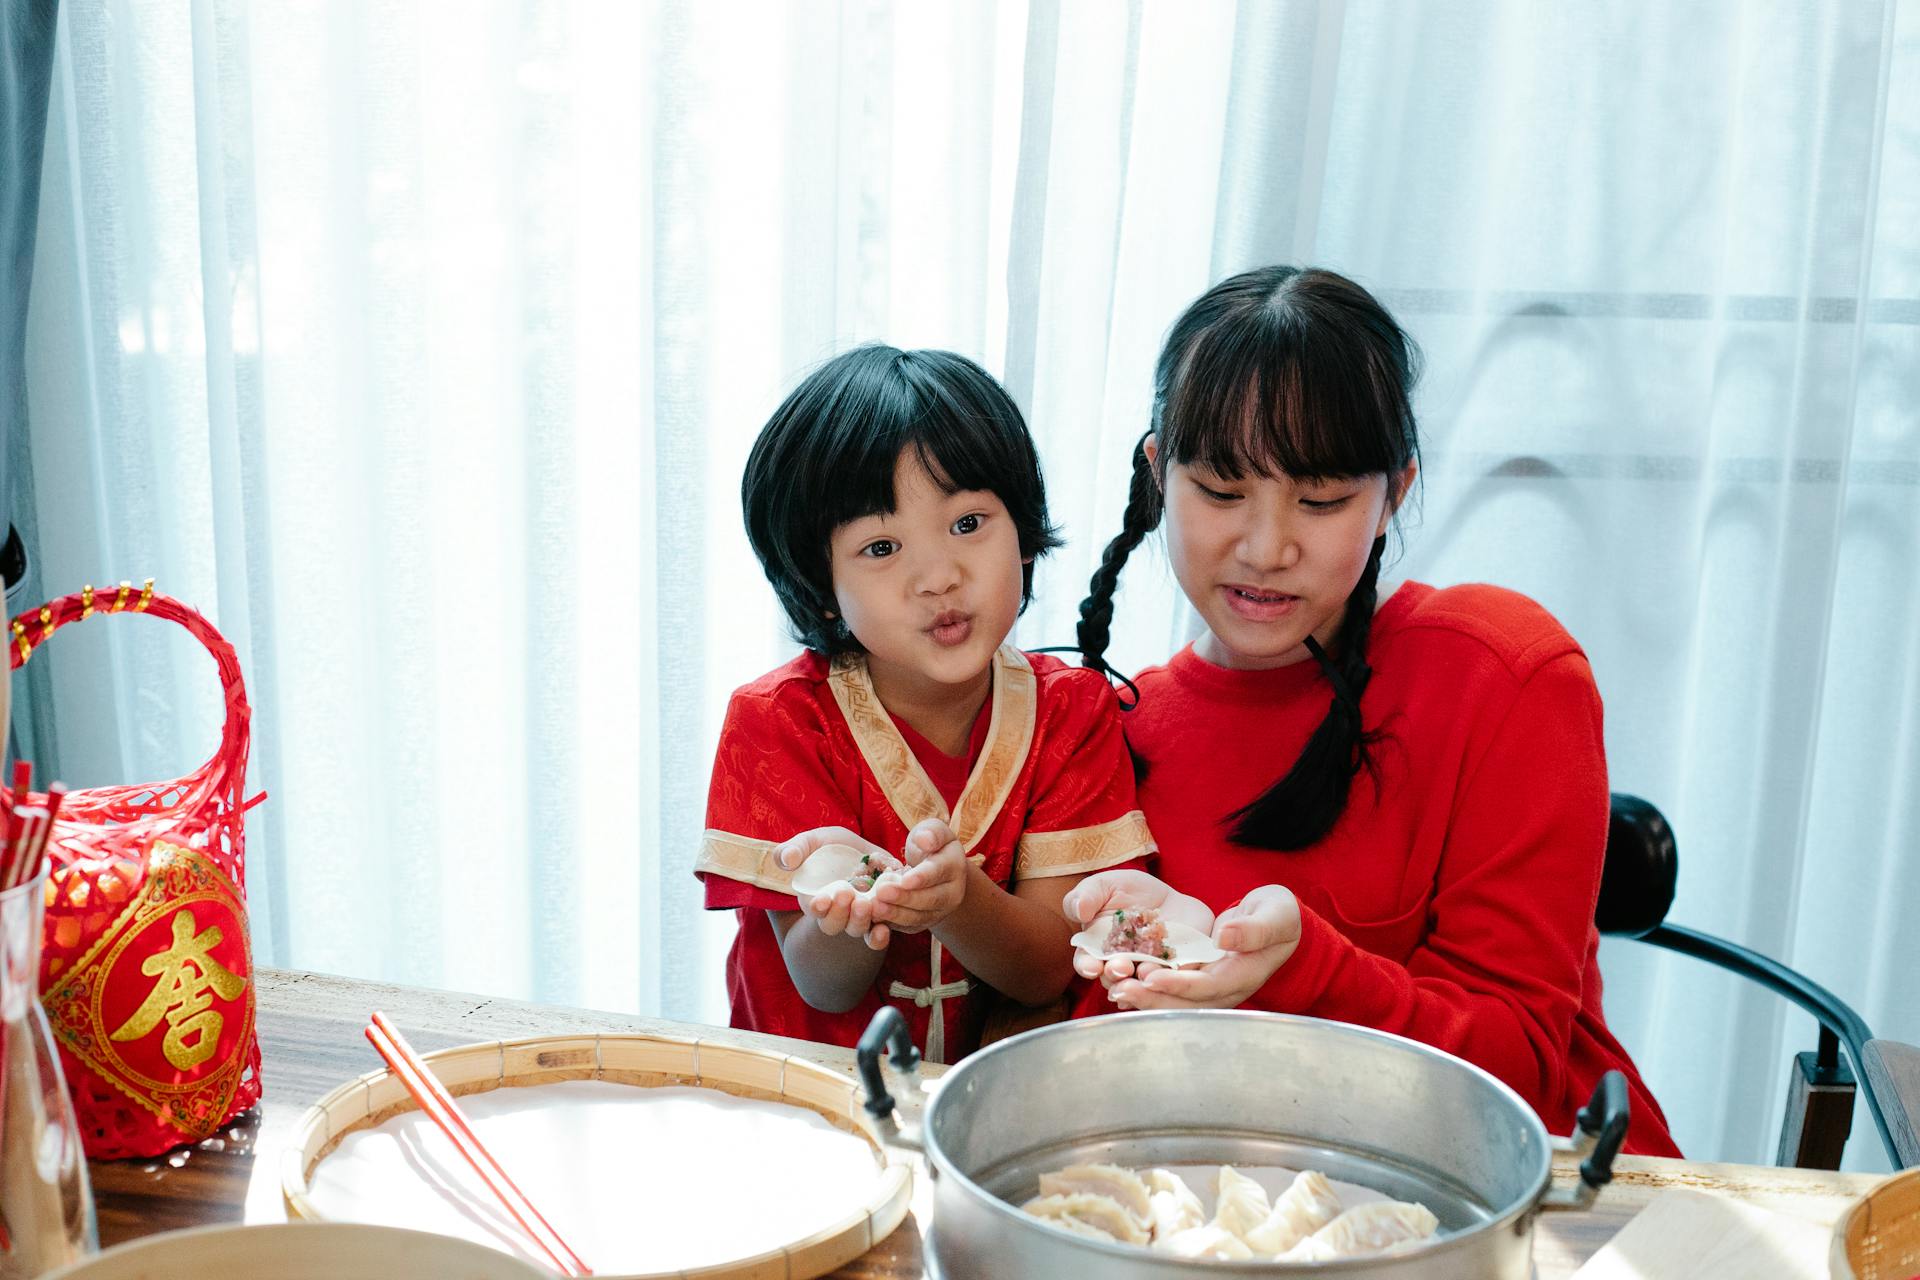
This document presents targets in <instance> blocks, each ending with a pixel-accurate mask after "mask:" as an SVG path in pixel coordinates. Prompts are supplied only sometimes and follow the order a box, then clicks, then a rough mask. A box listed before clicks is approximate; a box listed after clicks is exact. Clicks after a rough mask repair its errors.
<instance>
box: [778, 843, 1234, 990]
mask: <svg viewBox="0 0 1920 1280" xmlns="http://www.w3.org/2000/svg"><path fill="white" fill-rule="evenodd" d="M819 856H820V855H819V854H815V855H814V857H815V858H817V857H819ZM807 861H808V862H812V861H813V859H812V858H809V859H807ZM794 874H795V875H796V876H798V874H799V873H798V872H795V873H794ZM1113 917H1114V913H1113V912H1111V911H1102V912H1101V913H1100V915H1099V917H1098V918H1097V919H1095V920H1094V922H1093V923H1092V924H1089V925H1088V926H1087V927H1086V928H1084V929H1082V930H1081V931H1080V932H1078V933H1076V934H1074V935H1073V945H1074V946H1076V947H1078V948H1079V949H1080V950H1082V951H1084V952H1086V953H1087V954H1088V955H1090V956H1098V957H1099V958H1100V959H1102V960H1132V961H1134V962H1135V963H1139V962H1140V961H1143V960H1151V961H1152V962H1153V963H1154V964H1164V965H1168V966H1171V967H1172V968H1175V969H1179V968H1183V967H1185V966H1187V965H1190V964H1212V963H1213V962H1214V961H1215V960H1222V959H1225V958H1226V954H1227V953H1226V952H1224V951H1222V950H1221V949H1220V948H1219V947H1218V946H1217V945H1215V943H1214V941H1213V939H1212V938H1209V937H1208V936H1207V935H1206V934H1204V933H1202V932H1200V931H1199V930H1198V929H1196V928H1194V927H1193V926H1192V925H1185V924H1181V923H1180V922H1179V921H1178V920H1168V919H1166V918H1165V917H1164V916H1163V917H1162V918H1161V923H1162V924H1164V925H1166V926H1167V947H1168V949H1170V950H1171V951H1172V952H1173V959H1171V960H1164V959H1162V958H1161V957H1159V956H1150V955H1147V954H1146V953H1144V952H1140V951H1115V952H1113V953H1112V954H1111V955H1109V954H1107V951H1106V946H1107V935H1108V934H1110V933H1112V932H1113V926H1114V919H1113Z"/></svg>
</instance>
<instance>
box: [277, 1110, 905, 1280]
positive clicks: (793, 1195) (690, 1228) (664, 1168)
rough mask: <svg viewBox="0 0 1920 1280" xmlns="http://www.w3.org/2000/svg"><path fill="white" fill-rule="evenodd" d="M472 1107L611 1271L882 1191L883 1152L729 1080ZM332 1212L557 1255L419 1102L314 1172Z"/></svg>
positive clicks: (496, 1145) (798, 1236)
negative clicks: (540, 1245)
mask: <svg viewBox="0 0 1920 1280" xmlns="http://www.w3.org/2000/svg"><path fill="white" fill-rule="evenodd" d="M460 1107H461V1109H462V1110H463V1111H465V1112H466V1114H467V1117H468V1119H469V1120H470V1121H472V1123H473V1127H474V1130H475V1132H477V1133H478V1134H479V1135H480V1140H481V1141H482V1142H484V1143H485V1144H486V1145H487V1148H488V1149H489V1150H491V1151H492V1152H493V1154H494V1156H495V1158H497V1159H498V1160H499V1161H500V1163H501V1164H502V1165H503V1166H505V1168H506V1170H507V1172H508V1173H509V1174H511V1175H512V1176H513V1180H514V1182H515V1183H516V1184H518V1185H519V1187H520V1189H521V1190H522V1191H524V1192H525V1193H526V1194H527V1197H528V1199H530V1200H532V1201H533V1203H534V1204H535V1205H536V1206H538V1207H539V1209H540V1212H541V1213H543V1214H545V1215H546V1218H547V1221H548V1222H550V1223H552V1224H553V1227H554V1229H555V1230H556V1231H558V1232H559V1233H560V1234H561V1236H562V1237H563V1238H565V1240H566V1242H567V1243H568V1244H569V1245H571V1246H573V1249H574V1251H575V1252H576V1253H578V1254H579V1255H580V1256H581V1258H583V1259H584V1260H585V1261H586V1263H587V1265H588V1266H590V1267H592V1268H593V1269H594V1270H595V1271H596V1272H598V1273H600V1274H602V1275H612V1274H619V1273H622V1272H636V1271H637V1272H648V1271H667V1270H672V1269H674V1268H691V1267H697V1266H703V1265H708V1264H712V1263H716V1262H726V1261H730V1260H733V1259H737V1258H746V1257H751V1256H752V1255H754V1254H756V1253H761V1252H764V1251H766V1250H769V1249H774V1248H778V1247H779V1246H781V1245H785V1244H793V1243H795V1242H797V1241H799V1240H802V1239H804V1238H805V1237H807V1236H809V1235H812V1234H813V1233H814V1232H816V1231H819V1230H821V1229H822V1228H825V1227H829V1226H832V1225H833V1224H834V1223H835V1222H837V1221H839V1220H840V1219H842V1218H844V1217H845V1216H846V1215H847V1214H849V1213H851V1212H853V1211H855V1210H857V1209H859V1208H860V1207H861V1206H862V1205H863V1204H865V1203H866V1202H867V1201H868V1200H869V1199H870V1197H871V1195H872V1193H873V1190H874V1183H875V1181H876V1179H878V1178H879V1176H880V1172H881V1171H880V1166H879V1163H878V1160H877V1159H876V1157H875V1154H874V1150H873V1148H872V1147H871V1146H870V1145H868V1144H867V1143H866V1142H865V1141H863V1140H862V1139H860V1138H857V1137H855V1136H853V1135H852V1134H849V1133H847V1132H846V1131H844V1130H841V1129H836V1128H834V1127H833V1126H832V1125H830V1124H828V1123H827V1121H826V1120H825V1119H824V1118H823V1117H821V1116H819V1115H817V1114H815V1113H813V1112H811V1111H807V1110H805V1109H803V1108H800V1107H794V1106H783V1105H781V1104H779V1103H773V1102H759V1101H754V1100H750V1099H746V1098H736V1097H733V1096H732V1095H731V1094H725V1093H721V1092H719V1091H718V1090H715V1089H694V1088H660V1089H642V1088H635V1087H632V1086H628V1085H617V1084H608V1083H606V1082H603V1081H594V1080H567V1081H561V1082H558V1083H555V1084H546V1085H535V1086H530V1087H527V1088H520V1089H494V1090H490V1091H488V1092H486V1093H475V1094H468V1095H467V1096H465V1097H463V1098H461V1099H460ZM310 1181H311V1199H312V1201H313V1203H314V1206H315V1207H316V1208H317V1209H318V1210H319V1212H320V1213H321V1214H322V1215H323V1216H325V1217H326V1218H329V1219H333V1220H338V1221H349V1222H373V1223H384V1224H388V1225H392V1226H400V1227H413V1228H415V1229H418V1230H424V1231H438V1232H442V1233H444V1234H446V1235H452V1236H460V1237H463V1238H465V1239H468V1240H475V1241H479V1242H481V1243H483V1244H490V1245H493V1246H495V1247H497V1248H501V1249H505V1250H507V1251H509V1252H511V1253H514V1254H517V1255H519V1256H521V1257H524V1258H527V1259H529V1260H530V1261H537V1262H542V1263H543V1265H544V1259H541V1258H537V1257H536V1256H535V1255H534V1253H533V1251H532V1247H531V1246H530V1245H527V1244H523V1243H522V1241H521V1239H520V1235H519V1232H518V1231H517V1229H515V1228H514V1226H513V1220H512V1219H511V1218H509V1217H508V1216H507V1214H506V1210H504V1209H502V1208H501V1207H500V1206H499V1204H498V1203H497V1202H495V1201H494V1199H493V1197H492V1196H491V1195H489V1194H488V1193H487V1190H486V1187H485V1185H484V1184H483V1183H481V1182H480V1180H479V1179H478V1178H477V1177H476V1176H475V1175H474V1173H473V1171H472V1170H471V1169H470V1168H468V1167H467V1163H466V1161H465V1160H462V1159H461V1158H460V1155H459V1153H458V1152H456V1151H455V1150H454V1148H453V1146H452V1144H451V1143H449V1142H448V1141H447V1140H446V1138H445V1136H444V1135H442V1134H441V1132H440V1130H439V1129H437V1128H436V1127H434V1124H433V1122H432V1121H431V1120H429V1119H427V1118H426V1116H424V1115H422V1114H421V1113H420V1112H418V1111H408V1112H406V1113H404V1114H402V1115H399V1116H395V1117H394V1118H393V1119H391V1120H388V1121H387V1122H386V1123H385V1124H382V1125H379V1126H376V1127H374V1128H370V1129H362V1130H360V1131H358V1132H355V1133H351V1134H349V1135H347V1137H346V1138H345V1139H343V1140H342V1141H341V1143H340V1145H339V1147H337V1148H336V1149H335V1150H334V1151H333V1152H332V1154H330V1155H328V1156H327V1158H326V1159H324V1160H322V1161H321V1162H320V1163H319V1165H318V1167H316V1168H315V1169H314V1170H313V1174H312V1177H311V1179H310Z"/></svg>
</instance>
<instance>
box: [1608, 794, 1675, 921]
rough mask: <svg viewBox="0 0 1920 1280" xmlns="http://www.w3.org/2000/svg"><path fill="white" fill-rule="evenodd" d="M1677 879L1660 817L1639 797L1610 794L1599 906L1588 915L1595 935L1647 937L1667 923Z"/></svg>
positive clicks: (1668, 836)
mask: <svg viewBox="0 0 1920 1280" xmlns="http://www.w3.org/2000/svg"><path fill="white" fill-rule="evenodd" d="M1679 879H1680V854H1679V852H1678V850H1677V849H1676V848H1675V847H1674V841H1673V828H1672V827H1670V826H1668V825H1667V820H1666V818H1665V817H1664V816H1662V815H1661V813H1660V811H1659V810H1658V809H1656V808H1654V807H1653V806H1652V805H1650V804H1648V803H1647V802H1646V801H1645V800H1642V799H1641V798H1640V797H1639V796H1630V795H1623V794H1622V793H1620V792H1618V791H1616V792H1614V793H1613V812H1612V815H1611V816H1610V817H1609V818H1608V820H1607V860H1606V865H1605V866H1604V867H1603V868H1602V869H1601V872H1600V903H1599V905H1598V906H1597V907H1595V908H1594V912H1593V922H1594V923H1595V924H1596V925H1598V926H1599V927H1600V932H1602V933H1611V934H1616V935H1619V936H1621V937H1626V938H1640V937H1645V936H1646V935H1647V934H1649V933H1651V932H1653V931H1654V930H1655V929H1656V928H1658V927H1659V926H1660V924H1661V923H1662V922H1663V921H1665V920H1666V918H1667V908H1669V907H1671V906H1672V905H1673V889H1674V885H1675V884H1676V883H1677V882H1678V880H1679Z"/></svg>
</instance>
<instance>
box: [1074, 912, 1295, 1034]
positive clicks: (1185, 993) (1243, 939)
mask: <svg viewBox="0 0 1920 1280" xmlns="http://www.w3.org/2000/svg"><path fill="white" fill-rule="evenodd" d="M1213 940H1214V941H1215V942H1216V943H1218V944H1219V945H1220V948H1221V950H1223V951H1227V952H1230V953H1231V954H1229V955H1228V956H1226V957H1225V958H1224V959H1220V960H1215V961H1214V962H1213V963H1212V964H1208V965H1202V966H1200V967H1199V968H1197V969H1167V968H1162V967H1160V966H1158V965H1156V966H1153V967H1152V968H1151V969H1150V970H1149V971H1148V972H1146V973H1143V974H1142V975H1141V976H1139V977H1137V978H1129V979H1127V980H1125V981H1122V982H1117V983H1108V984H1107V998H1108V999H1109V1000H1111V1001H1113V1002H1114V1003H1115V1004H1117V1005H1119V1006H1120V1007H1121V1008H1123V1009H1235V1008H1238V1007H1239V1006H1240V1005H1242V1004H1245V1003H1246V1002H1247V1000H1248V999H1250V998H1251V997H1252V996H1253V993H1254V992H1256V991H1258V990H1259V989H1260V988H1261V987H1263V986H1265V985H1266V984H1267V981H1268V979H1270V978H1272V977H1273V975H1274V974H1276V973H1278V972H1279V971H1280V966H1282V965H1284V964H1285V963H1286V962H1287V961H1288V960H1290V959H1291V958H1292V957H1293V952H1294V948H1296V947H1298V946H1299V945H1300V902H1299V900H1298V899H1297V898H1295V897H1294V896H1293V891H1292V890H1291V889H1286V888H1282V887H1281V886H1280V885H1277V884H1269V885H1262V886H1261V887H1260V888H1258V889H1255V890H1254V891H1253V892H1252V893H1249V894H1248V895H1247V896H1246V897H1245V898H1243V899H1241V902H1240V905H1239V906H1237V907H1232V908H1230V909H1228V910H1226V911H1223V912H1221V913H1220V919H1219V920H1218V922H1216V923H1215V925H1214V928H1213Z"/></svg>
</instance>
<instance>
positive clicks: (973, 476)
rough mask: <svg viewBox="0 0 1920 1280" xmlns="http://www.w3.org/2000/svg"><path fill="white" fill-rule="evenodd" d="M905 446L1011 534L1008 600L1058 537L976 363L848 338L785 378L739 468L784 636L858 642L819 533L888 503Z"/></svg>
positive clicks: (1033, 459)
mask: <svg viewBox="0 0 1920 1280" xmlns="http://www.w3.org/2000/svg"><path fill="white" fill-rule="evenodd" d="M906 449H912V450H914V451H915V452H916V453H917V454H918V455H919V458H920V461H921V462H922V463H923V464H924V465H925V466H926V468H927V471H928V473H929V474H930V475H932V476H933V478H934V481H935V482H936V483H937V484H939V486H940V487H941V488H942V489H943V490H945V491H946V492H947V493H959V492H961V491H963V490H984V491H989V492H991V493H993V494H994V495H995V496H996V497H998V498H999V499H1000V501H1001V502H1003V503H1005V504H1006V508H1007V513H1008V514H1009V515H1010V516H1011V517H1012V518H1013V524H1014V528H1015V529H1016V530H1018V531H1019V535H1020V558H1021V559H1023V560H1025V561H1026V562H1027V563H1026V565H1025V566H1024V572H1023V573H1022V574H1021V595H1020V607H1021V610H1022V611H1023V612H1024V611H1025V609H1026V606H1027V604H1028V603H1029V602H1030V601H1031V600H1032V599H1033V561H1034V560H1035V558H1037V557H1039V556H1042V555H1045V554H1046V553H1047V552H1048V551H1049V550H1051V549H1052V548H1054V547H1057V546H1059V545H1060V538H1059V534H1058V531H1057V530H1056V529H1055V528H1054V526H1053V525H1052V524H1051V523H1050V522H1049V521H1048V519H1047V493H1046V486H1045V484H1044V483H1043V482H1042V481H1041V478H1040V458H1039V455H1038V454H1037V453H1036V452H1035V451H1034V447H1033V438H1032V437H1031V436H1030V435H1028V434H1027V424H1026V420H1025V419H1024V418H1022V417H1021V416H1020V408H1019V406H1018V405H1016V404H1014V402H1013V399H1012V397H1010V396H1009V395H1007V393H1006V390H1005V389H1004V388H1003V387H1001V385H1000V384H999V383H998V382H996V381H994V379H993V377H992V375H990V374H989V373H988V372H987V371H986V370H985V369H982V368H981V367H980V366H979V365H977V364H975V363H974V362H973V361H971V360H969V359H967V358H966V357H965V356H960V355H955V354H954V353H953V352H951V351H925V350H922V351H902V350H900V349H899V348H897V347H887V346H880V345H877V344H876V345H871V346H864V347H856V348H855V349H854V350H852V351H849V352H846V353H845V354H844V355H839V356H835V357H834V358H833V359H831V360H829V361H827V362H826V363H825V364H823V365H821V366H820V367H819V368H818V369H816V370H814V371H813V372H812V373H811V374H809V375H808V376H807V378H806V380H805V381H803V382H802V383H801V384H800V385H799V386H798V387H796V388H794V391H793V394H792V395H789V396H788V397H787V398H786V400H785V401H784V402H782V403H781V405H780V407H779V408H778V409H776V410H774V414H773V417H771V418H769V419H768V420H767V425H766V426H765V427H764V428H762V429H761V431H760V438H759V439H758V440H756V441H754V444H753V452H752V453H751V454H750V455H748V458H747V470H746V474H745V475H744V476H743V477H742V478H741V480H740V505H741V508H742V510H743V511H744V512H745V513H746V521H747V540H748V541H749V542H751V543H752V544H753V550H754V554H755V555H757V556H759V557H760V564H761V566H762V567H763V568H765V569H766V571H767V579H768V581H770V582H771V583H773V590H774V593H775V594H776V595H778V596H779V597H780V604H781V606H782V607H783V608H785V609H786V611H787V620H788V621H789V622H790V623H791V624H792V627H793V634H794V638H795V639H797V640H799V641H800V643H801V644H803V645H805V646H806V647H807V648H809V649H811V650H813V651H814V652H815V653H819V654H824V655H826V656H828V657H831V656H833V655H835V654H841V653H862V652H864V651H865V650H864V649H863V647H862V646H861V644H860V642H859V641H858V640H856V639H855V638H854V637H853V634H852V633H851V632H850V631H848V630H847V628H846V626H845V625H844V623H839V622H837V621H836V619H833V618H829V617H828V616H827V615H828V614H829V613H830V612H832V613H837V612H838V610H837V609H836V608H835V604H834V595H833V572H832V568H831V563H830V556H829V543H830V541H831V539H832V536H833V531H834V530H835V529H837V528H839V527H840V526H841V525H843V524H846V523H847V522H849V521H852V520H858V519H860V518H862V517H863V516H870V515H878V514H891V513H892V512H893V509H894V502H895V498H894V492H893V472H894V466H895V464H896V462H897V461H898V459H899V457H900V454H901V452H902V451H903V450H906Z"/></svg>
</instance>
